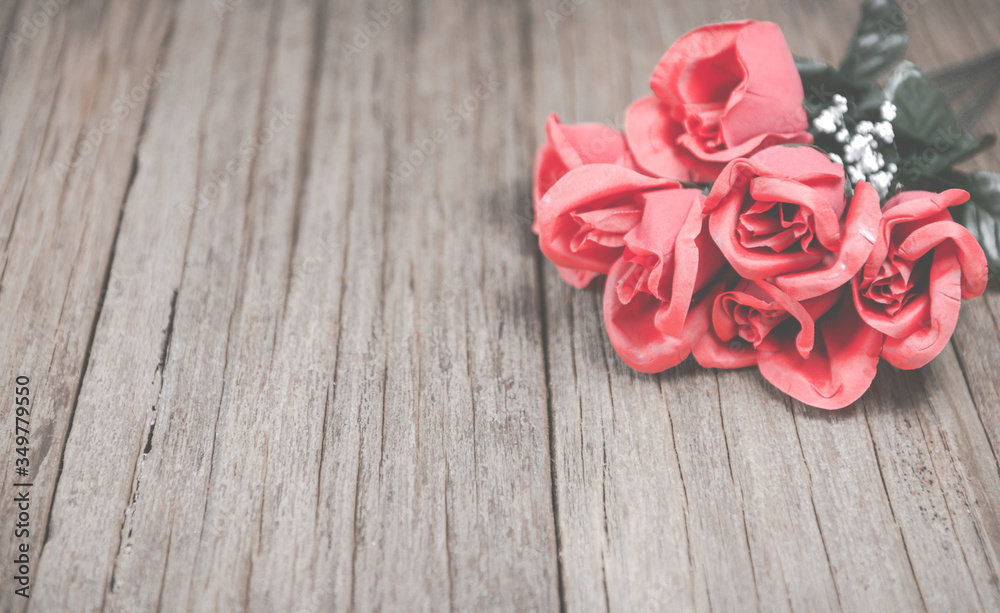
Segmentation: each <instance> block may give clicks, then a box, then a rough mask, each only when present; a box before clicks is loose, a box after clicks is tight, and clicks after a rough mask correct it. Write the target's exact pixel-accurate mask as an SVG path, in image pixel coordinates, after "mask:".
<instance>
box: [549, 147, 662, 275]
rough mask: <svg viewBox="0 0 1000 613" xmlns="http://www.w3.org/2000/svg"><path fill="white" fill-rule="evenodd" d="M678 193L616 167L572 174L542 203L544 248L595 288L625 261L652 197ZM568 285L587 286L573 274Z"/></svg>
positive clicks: (578, 170)
mask: <svg viewBox="0 0 1000 613" xmlns="http://www.w3.org/2000/svg"><path fill="white" fill-rule="evenodd" d="M678 187H679V184H678V183H676V182H674V181H670V180H668V179H654V178H652V177H647V176H645V175H641V174H639V173H637V172H635V171H632V170H629V169H627V168H624V167H622V166H615V165H613V164H587V165H584V166H580V167H579V168H575V169H573V170H570V171H569V172H567V173H566V174H565V175H564V176H563V177H562V178H561V179H559V181H557V182H556V184H555V185H553V186H552V188H551V189H549V191H548V192H546V194H545V195H544V196H542V198H541V200H540V201H539V206H538V217H537V219H538V245H539V247H540V248H541V250H542V253H543V254H545V256H546V257H547V258H549V259H550V260H552V262H553V263H554V264H555V265H556V266H560V267H562V268H564V269H567V270H568V274H569V275H578V277H577V278H579V279H586V280H587V282H589V281H590V279H592V278H593V277H594V276H596V275H603V274H607V272H608V270H609V269H610V268H611V265H612V264H613V263H614V262H615V260H617V259H618V258H619V257H620V256H621V254H622V251H623V250H624V249H625V234H626V233H627V232H628V231H629V230H631V229H632V228H634V227H635V226H636V224H638V223H639V220H640V219H641V218H642V210H643V208H644V207H645V205H646V202H647V200H648V198H649V195H650V193H651V192H655V190H663V189H676V188H678ZM588 277H589V278H588ZM563 279H565V280H566V281H567V282H568V283H570V284H571V285H574V286H575V287H585V286H586V283H582V281H581V283H582V285H579V284H577V283H574V282H573V281H572V280H571V278H567V273H563Z"/></svg>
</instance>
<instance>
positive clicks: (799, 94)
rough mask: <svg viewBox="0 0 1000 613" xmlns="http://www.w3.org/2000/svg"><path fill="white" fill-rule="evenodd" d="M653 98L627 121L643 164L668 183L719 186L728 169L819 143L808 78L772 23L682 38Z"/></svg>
mask: <svg viewBox="0 0 1000 613" xmlns="http://www.w3.org/2000/svg"><path fill="white" fill-rule="evenodd" d="M650 86H651V88H652V90H653V94H654V95H653V96H649V97H645V98H640V99H639V100H637V101H636V102H634V103H633V104H632V106H631V107H630V108H629V109H628V111H627V113H626V116H625V132H626V134H627V137H628V143H629V146H630V147H631V149H632V153H633V154H634V156H635V159H636V161H637V163H638V165H639V166H640V167H641V168H642V169H644V170H646V171H647V172H650V173H652V174H656V175H658V176H662V177H670V178H675V179H679V180H691V181H697V182H707V181H712V180H714V179H715V177H716V176H717V175H718V174H719V172H720V171H721V170H722V168H723V166H725V164H726V163H727V162H729V161H731V160H734V159H736V158H739V157H747V156H750V155H752V154H753V153H755V152H756V151H759V150H761V149H764V148H766V147H769V146H771V145H775V144H779V143H812V136H811V135H810V134H809V132H808V128H809V124H808V120H807V118H806V112H805V110H804V109H803V108H802V101H803V97H804V96H803V91H802V80H801V79H800V77H799V73H798V70H797V69H796V67H795V61H794V60H793V59H792V54H791V52H790V51H789V49H788V45H787V44H786V42H785V37H784V35H783V34H782V33H781V29H780V28H779V27H778V26H777V25H775V24H773V23H769V22H756V21H739V22H731V23H722V24H713V25H707V26H703V27H700V28H697V29H695V30H692V31H691V32H689V33H687V34H686V35H684V36H683V37H681V38H680V39H679V40H678V41H677V42H676V43H674V44H673V46H671V47H670V49H668V50H667V52H666V54H665V55H664V56H663V59H661V60H660V63H659V65H658V66H657V67H656V70H655V72H654V73H653V78H652V80H651V82H650Z"/></svg>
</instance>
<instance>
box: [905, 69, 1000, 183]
mask: <svg viewBox="0 0 1000 613" xmlns="http://www.w3.org/2000/svg"><path fill="white" fill-rule="evenodd" d="M885 97H886V98H887V99H888V100H891V101H892V103H893V104H895V105H896V118H895V119H894V120H893V122H892V127H893V130H894V131H895V133H896V139H897V147H898V149H899V153H900V159H901V163H900V167H901V169H902V170H903V172H902V177H901V180H902V181H903V182H904V183H906V182H909V183H913V182H917V181H918V180H919V178H920V177H922V176H932V175H935V174H938V173H939V172H941V171H943V170H945V169H947V168H950V167H951V166H952V165H954V164H957V163H959V162H961V161H963V160H966V159H968V158H969V157H971V156H973V155H975V154H976V153H979V152H980V151H982V150H984V149H986V148H988V147H991V146H992V145H993V144H994V143H995V142H996V137H995V136H993V135H991V134H987V135H984V136H980V137H974V136H972V135H971V134H969V133H968V132H966V131H965V130H962V129H961V128H960V127H959V124H958V121H957V120H956V119H955V113H954V112H953V111H952V109H951V105H950V104H949V103H948V100H947V98H945V96H944V94H943V93H942V92H941V90H940V89H938V87H937V86H936V85H935V84H934V82H933V81H931V79H930V77H928V76H927V75H926V74H925V73H924V72H923V71H922V70H920V69H919V68H917V67H916V66H915V65H914V64H912V63H911V62H903V63H902V64H900V65H899V67H897V68H896V70H895V71H894V72H893V74H892V76H890V77H889V80H888V81H887V82H886V85H885Z"/></svg>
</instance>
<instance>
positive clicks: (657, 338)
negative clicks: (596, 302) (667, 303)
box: [604, 260, 691, 373]
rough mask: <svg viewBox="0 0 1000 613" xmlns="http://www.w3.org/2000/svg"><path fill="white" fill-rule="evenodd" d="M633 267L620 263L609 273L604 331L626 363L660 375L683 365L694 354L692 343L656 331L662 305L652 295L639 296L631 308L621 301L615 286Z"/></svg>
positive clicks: (678, 336)
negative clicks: (690, 354) (691, 353)
mask: <svg viewBox="0 0 1000 613" xmlns="http://www.w3.org/2000/svg"><path fill="white" fill-rule="evenodd" d="M631 266H634V264H631V263H629V262H626V261H625V260H618V261H617V262H615V263H614V264H613V265H612V266H611V270H610V271H609V272H608V280H607V282H606V285H605V287H604V327H605V329H607V331H608V339H609V340H610V341H611V345H612V346H613V347H614V348H615V352H616V353H617V354H618V356H619V357H621V359H622V361H623V362H625V363H626V364H628V365H629V366H631V367H632V368H634V369H635V370H638V371H640V372H645V373H655V372H661V371H663V370H666V369H668V368H670V367H672V366H676V365H677V364H680V363H681V362H683V361H684V358H686V357H687V356H688V354H689V353H690V352H691V340H690V338H689V337H688V335H686V334H680V335H676V336H670V335H667V334H664V333H663V332H661V331H660V330H659V329H658V328H657V326H656V315H657V312H658V311H659V309H661V308H662V307H663V303H662V302H660V301H659V300H657V299H656V298H654V297H653V296H652V295H650V294H647V293H645V292H639V293H637V294H636V295H635V297H634V298H633V299H632V300H631V301H629V303H628V304H622V302H621V301H620V300H618V292H617V289H616V286H617V285H618V283H619V282H620V281H621V279H622V278H623V276H624V274H625V273H626V272H627V270H628V269H629V267H631ZM682 332H683V331H682Z"/></svg>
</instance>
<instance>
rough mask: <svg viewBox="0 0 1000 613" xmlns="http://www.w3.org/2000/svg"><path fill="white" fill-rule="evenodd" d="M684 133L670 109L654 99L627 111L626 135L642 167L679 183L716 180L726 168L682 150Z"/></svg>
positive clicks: (646, 98)
mask: <svg viewBox="0 0 1000 613" xmlns="http://www.w3.org/2000/svg"><path fill="white" fill-rule="evenodd" d="M682 132H683V128H682V126H681V125H680V124H679V123H677V121H675V120H674V119H673V118H672V117H671V116H670V111H669V109H667V108H666V107H664V106H663V105H661V104H660V102H659V101H658V100H657V99H656V98H654V97H653V96H646V97H645V98H639V99H638V100H636V101H635V102H633V103H632V105H631V106H629V107H628V110H626V111H625V135H626V138H627V139H628V146H629V148H630V150H631V151H632V155H633V156H634V158H635V162H636V165H637V166H638V167H640V168H641V169H643V170H644V171H646V172H648V173H650V174H652V175H655V176H659V177H669V178H672V179H677V180H679V181H695V182H698V183H703V182H708V181H712V180H713V179H715V177H716V176H717V175H718V174H719V171H720V170H721V169H722V166H723V165H722V164H712V163H706V162H702V161H700V160H698V159H697V158H695V157H694V156H692V155H691V154H690V153H688V152H687V151H686V150H685V149H683V148H681V147H678V146H677V137H678V136H679V135H680V134H681V133H682Z"/></svg>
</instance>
